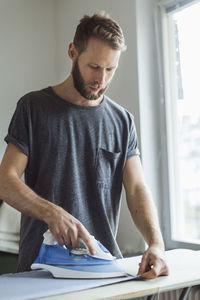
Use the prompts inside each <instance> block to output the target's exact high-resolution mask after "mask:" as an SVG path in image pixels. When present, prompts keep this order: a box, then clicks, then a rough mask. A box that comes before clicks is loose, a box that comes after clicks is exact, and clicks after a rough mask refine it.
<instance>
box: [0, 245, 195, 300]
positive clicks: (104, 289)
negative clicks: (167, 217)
mask: <svg viewBox="0 0 200 300" xmlns="http://www.w3.org/2000/svg"><path fill="white" fill-rule="evenodd" d="M140 259H141V257H131V258H125V259H122V260H118V263H119V264H120V265H121V266H122V267H123V268H124V269H125V271H126V272H129V273H132V274H133V275H135V274H136V273H137V269H138V263H139V262H140ZM167 259H168V262H169V266H170V275H169V276H163V277H159V278H156V279H153V280H131V276H130V278H129V280H128V281H124V282H123V279H122V278H121V279H122V281H121V280H120V279H119V278H114V279H105V280H104V279H101V280H94V281H93V280H79V281H78V280H72V279H61V280H60V279H53V278H52V276H51V274H50V273H48V272H46V271H32V272H26V273H19V274H11V275H9V274H8V275H2V276H0V291H1V297H2V299H6V300H9V299H12V300H17V299H20V300H22V299H26V300H27V299H39V298H41V297H43V298H42V299H43V300H47V299H48V300H64V299H67V300H74V299H81V300H95V299H112V300H113V299H115V300H117V299H135V298H137V297H142V296H148V297H149V298H148V300H149V299H151V300H152V299H153V297H154V296H152V295H155V294H158V293H161V292H165V291H170V290H175V289H181V288H185V290H183V292H184V294H182V295H181V297H182V298H180V299H181V300H186V299H187V294H188V292H187V291H189V290H186V289H187V288H188V287H191V286H196V285H199V284H200V251H192V250H183V249H176V250H171V251H167ZM118 280H119V281H118ZM114 283H115V284H114Z"/></svg>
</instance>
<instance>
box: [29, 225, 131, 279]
mask: <svg viewBox="0 0 200 300" xmlns="http://www.w3.org/2000/svg"><path fill="white" fill-rule="evenodd" d="M91 239H92V243H93V245H94V249H95V255H91V254H90V252H89V249H88V247H87V245H86V244H85V243H84V241H83V240H80V244H79V248H75V249H70V248H67V247H66V246H63V247H62V246H60V245H59V244H58V243H57V241H56V240H55V239H54V237H53V235H52V234H51V232H50V230H48V231H46V232H45V233H44V241H43V243H42V245H41V248H40V251H39V254H38V256H37V258H36V260H35V261H34V262H33V264H32V265H31V269H46V270H48V271H50V272H51V273H52V275H53V276H54V277H55V278H88V279H89V278H96V279H97V278H112V277H124V276H128V274H127V273H125V272H124V271H123V270H122V269H121V268H120V266H119V265H118V263H117V260H116V258H115V257H114V256H112V255H111V253H110V252H109V251H108V250H107V249H106V248H105V247H104V246H103V245H102V244H101V243H100V242H99V241H97V240H96V239H95V238H94V237H93V236H91Z"/></svg>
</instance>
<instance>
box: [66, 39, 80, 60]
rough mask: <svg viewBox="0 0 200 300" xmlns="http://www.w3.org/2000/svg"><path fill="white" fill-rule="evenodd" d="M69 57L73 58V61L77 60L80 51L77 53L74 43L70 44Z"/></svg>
mask: <svg viewBox="0 0 200 300" xmlns="http://www.w3.org/2000/svg"><path fill="white" fill-rule="evenodd" d="M68 55H69V57H70V58H71V60H73V61H74V60H75V59H76V58H77V56H78V51H77V49H76V47H75V45H74V43H70V44H69V49H68Z"/></svg>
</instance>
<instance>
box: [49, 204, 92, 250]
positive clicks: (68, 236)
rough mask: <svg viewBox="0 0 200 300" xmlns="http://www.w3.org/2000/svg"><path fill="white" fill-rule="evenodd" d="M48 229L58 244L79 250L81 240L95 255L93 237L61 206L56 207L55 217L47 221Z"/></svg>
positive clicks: (52, 216)
mask: <svg viewBox="0 0 200 300" xmlns="http://www.w3.org/2000/svg"><path fill="white" fill-rule="evenodd" d="M45 221H46V223H47V224H48V227H49V229H50V231H51V233H52V234H53V236H54V237H55V239H56V240H57V242H58V244H59V245H61V246H63V245H66V246H67V247H72V248H77V247H78V245H79V239H80V238H81V239H82V240H83V241H84V242H85V244H86V245H87V247H88V249H89V251H90V253H91V254H92V255H94V254H95V249H94V246H93V243H92V239H91V236H90V234H89V232H88V231H87V229H86V228H85V227H84V226H83V224H82V223H81V222H80V221H79V220H77V219H76V218H75V217H73V216H72V215H71V214H69V213H68V212H67V211H65V210H64V209H63V208H61V207H60V206H57V205H54V208H53V215H51V217H48V218H47V219H46V220H45Z"/></svg>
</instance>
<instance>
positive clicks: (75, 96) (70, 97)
mask: <svg viewBox="0 0 200 300" xmlns="http://www.w3.org/2000/svg"><path fill="white" fill-rule="evenodd" d="M52 89H53V91H54V93H56V94H57V95H58V96H59V97H61V98H62V99H64V100H66V101H69V102H71V103H73V104H76V105H82V106H96V105H99V104H100V103H101V102H102V100H103V96H101V97H99V98H98V99H97V100H88V99H86V98H84V97H82V96H81V95H80V94H79V92H78V91H77V90H76V89H75V87H74V82H73V78H72V75H69V76H68V77H67V79H66V80H65V81H63V82H62V83H60V84H58V85H54V86H52Z"/></svg>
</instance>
